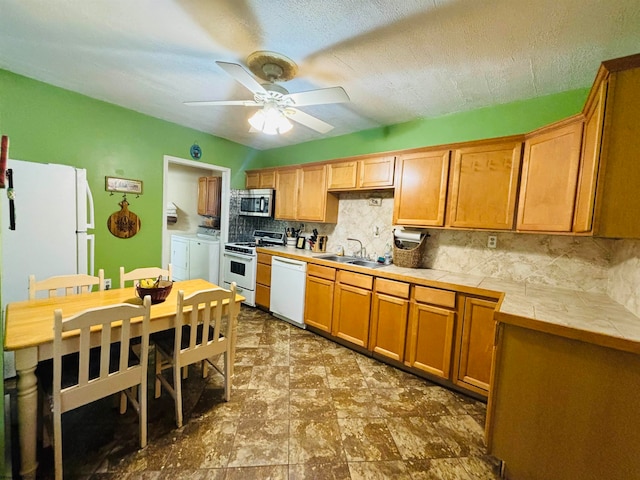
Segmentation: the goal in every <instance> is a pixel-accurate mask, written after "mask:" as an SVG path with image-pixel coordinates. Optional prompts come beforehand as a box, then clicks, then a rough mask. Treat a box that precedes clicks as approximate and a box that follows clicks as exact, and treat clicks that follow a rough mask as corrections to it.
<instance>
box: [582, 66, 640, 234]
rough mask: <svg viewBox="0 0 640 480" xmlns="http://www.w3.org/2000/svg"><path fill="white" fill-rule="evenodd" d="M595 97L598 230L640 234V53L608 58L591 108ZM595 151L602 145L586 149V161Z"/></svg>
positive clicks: (592, 94)
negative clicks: (600, 105)
mask: <svg viewBox="0 0 640 480" xmlns="http://www.w3.org/2000/svg"><path fill="white" fill-rule="evenodd" d="M603 83H607V84H608V85H607V86H606V87H605V86H601V84H603ZM605 88H606V95H605V94H604V93H603V90H604V89H605ZM591 97H599V98H600V100H598V99H594V102H595V105H596V106H595V107H594V112H593V114H592V122H593V124H594V125H593V128H600V129H601V132H602V133H601V138H602V140H601V146H600V149H599V169H598V179H597V182H596V184H597V187H596V200H595V212H594V217H593V234H594V235H596V236H602V237H612V238H640V195H638V186H639V185H640V161H638V155H639V154H640V108H638V105H640V54H637V55H632V56H629V57H624V58H621V59H617V60H611V61H608V62H604V63H603V64H602V66H601V67H600V71H599V72H598V76H597V77H596V83H595V85H594V88H593V89H592V91H591V94H590V98H589V99H588V100H587V107H588V106H589V102H590V101H591V100H592V98H591ZM603 98H604V99H605V100H604V118H603V121H602V124H599V119H598V113H597V108H598V107H597V103H598V101H602V99H603ZM587 113H588V112H587ZM587 128H589V127H587ZM587 135H589V132H588V133H587ZM594 154H595V155H597V154H598V148H597V144H596V148H590V151H585V161H587V160H586V159H587V158H589V156H592V155H594Z"/></svg>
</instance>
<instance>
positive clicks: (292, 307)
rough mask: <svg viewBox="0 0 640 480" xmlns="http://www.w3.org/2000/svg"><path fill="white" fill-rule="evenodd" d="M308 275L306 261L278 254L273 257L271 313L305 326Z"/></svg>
mask: <svg viewBox="0 0 640 480" xmlns="http://www.w3.org/2000/svg"><path fill="white" fill-rule="evenodd" d="M306 276H307V263H306V262H300V261H298V260H291V259H289V258H283V257H276V256H274V257H272V258H271V298H270V301H271V307H270V310H271V313H273V315H274V316H276V317H278V318H280V319H282V320H285V321H287V322H289V323H292V324H293V325H295V326H297V327H300V328H305V325H304V292H305V283H306Z"/></svg>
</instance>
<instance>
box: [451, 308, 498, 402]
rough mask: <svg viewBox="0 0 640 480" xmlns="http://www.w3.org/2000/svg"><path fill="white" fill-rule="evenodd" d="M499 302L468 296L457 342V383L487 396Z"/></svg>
mask: <svg viewBox="0 0 640 480" xmlns="http://www.w3.org/2000/svg"><path fill="white" fill-rule="evenodd" d="M495 309H496V302H495V301H493V300H485V299H481V298H474V297H466V298H465V299H464V312H463V314H462V321H461V328H460V329H459V335H458V338H457V341H456V344H457V351H456V372H457V374H456V377H455V378H454V383H456V384H457V385H460V386H462V387H465V388H467V389H470V390H473V391H475V392H477V393H482V394H484V395H486V394H487V392H488V391H489V380H490V377H491V361H492V359H493V344H494V338H495V331H496V322H495V320H494V313H495Z"/></svg>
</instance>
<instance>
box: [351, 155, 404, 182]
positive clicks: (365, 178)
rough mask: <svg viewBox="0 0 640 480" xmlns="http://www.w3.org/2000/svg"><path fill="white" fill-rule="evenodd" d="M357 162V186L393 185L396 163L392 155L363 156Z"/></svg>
mask: <svg viewBox="0 0 640 480" xmlns="http://www.w3.org/2000/svg"><path fill="white" fill-rule="evenodd" d="M359 163H360V174H359V177H360V178H359V179H358V187H359V188H383V187H393V174H394V170H395V164H396V158H395V157H394V156H389V157H371V158H364V159H362V160H360V161H359Z"/></svg>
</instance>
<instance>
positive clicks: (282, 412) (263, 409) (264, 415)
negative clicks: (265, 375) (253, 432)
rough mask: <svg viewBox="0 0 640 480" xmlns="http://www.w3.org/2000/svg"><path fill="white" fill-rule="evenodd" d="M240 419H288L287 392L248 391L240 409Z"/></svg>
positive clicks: (269, 390) (282, 390)
mask: <svg viewBox="0 0 640 480" xmlns="http://www.w3.org/2000/svg"><path fill="white" fill-rule="evenodd" d="M242 418H245V419H268V418H269V419H275V418H280V419H287V418H289V390H288V389H278V390H275V389H273V390H272V389H261V390H251V391H249V392H248V395H247V397H246V400H245V402H244V406H243V409H242Z"/></svg>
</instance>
